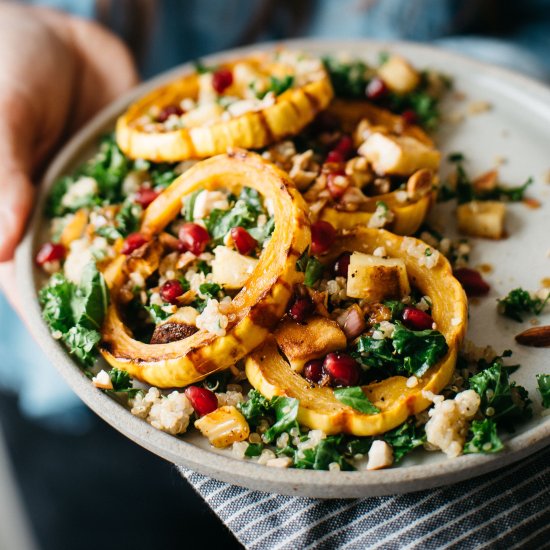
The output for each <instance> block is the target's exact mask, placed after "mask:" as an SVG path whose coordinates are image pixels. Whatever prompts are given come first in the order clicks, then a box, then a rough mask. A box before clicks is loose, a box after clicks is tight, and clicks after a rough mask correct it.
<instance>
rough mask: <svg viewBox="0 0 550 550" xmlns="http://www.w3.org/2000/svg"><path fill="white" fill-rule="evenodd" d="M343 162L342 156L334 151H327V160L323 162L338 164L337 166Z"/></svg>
mask: <svg viewBox="0 0 550 550" xmlns="http://www.w3.org/2000/svg"><path fill="white" fill-rule="evenodd" d="M344 161H345V159H344V155H342V153H340V151H336V149H334V150H332V151H329V152H328V155H327V158H326V160H325V162H329V163H338V164H341V163H342V162H344Z"/></svg>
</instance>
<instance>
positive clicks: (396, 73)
mask: <svg viewBox="0 0 550 550" xmlns="http://www.w3.org/2000/svg"><path fill="white" fill-rule="evenodd" d="M378 76H379V77H380V78H381V79H382V80H383V81H384V82H385V84H386V86H387V87H388V88H389V89H390V90H391V91H392V92H396V93H398V94H408V93H409V92H412V91H413V90H414V89H415V88H416V87H417V86H418V83H419V82H420V75H419V74H418V72H417V71H416V69H415V68H414V67H413V66H412V65H411V64H410V63H409V62H408V61H407V60H406V59H404V58H402V57H401V56H399V55H392V56H391V57H390V58H389V59H388V61H386V62H385V63H384V64H383V65H382V66H381V67H380V68H379V69H378Z"/></svg>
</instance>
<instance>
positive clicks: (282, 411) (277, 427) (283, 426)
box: [263, 397, 300, 443]
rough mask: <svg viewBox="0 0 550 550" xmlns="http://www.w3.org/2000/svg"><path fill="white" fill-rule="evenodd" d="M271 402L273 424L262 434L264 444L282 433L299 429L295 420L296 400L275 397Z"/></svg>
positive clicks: (296, 414)
mask: <svg viewBox="0 0 550 550" xmlns="http://www.w3.org/2000/svg"><path fill="white" fill-rule="evenodd" d="M271 401H272V403H271V407H272V410H273V412H274V413H275V424H273V426H271V427H270V428H269V429H268V430H267V431H266V432H265V434H264V437H263V439H264V441H265V442H266V443H271V442H272V441H273V440H275V439H276V438H277V436H279V435H281V434H282V433H283V432H288V431H289V430H291V429H292V428H299V426H298V420H297V418H298V407H299V405H300V402H299V401H298V399H294V398H293V397H275V398H273V399H272V400H271Z"/></svg>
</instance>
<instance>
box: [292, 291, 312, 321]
mask: <svg viewBox="0 0 550 550" xmlns="http://www.w3.org/2000/svg"><path fill="white" fill-rule="evenodd" d="M311 313H313V302H312V301H311V300H310V299H309V297H305V296H299V297H296V299H295V300H294V302H293V303H292V305H291V306H290V307H289V308H288V314H289V315H290V316H291V317H292V318H293V319H294V320H295V321H297V322H298V323H304V322H305V320H306V318H307V316H308V315H310V314H311Z"/></svg>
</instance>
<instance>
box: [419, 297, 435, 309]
mask: <svg viewBox="0 0 550 550" xmlns="http://www.w3.org/2000/svg"><path fill="white" fill-rule="evenodd" d="M431 307H432V300H431V298H430V297H429V296H422V298H420V300H418V302H417V303H416V308H417V309H419V310H420V311H428V310H429V309H430V308H431Z"/></svg>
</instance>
